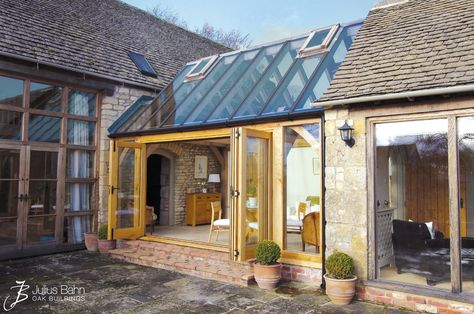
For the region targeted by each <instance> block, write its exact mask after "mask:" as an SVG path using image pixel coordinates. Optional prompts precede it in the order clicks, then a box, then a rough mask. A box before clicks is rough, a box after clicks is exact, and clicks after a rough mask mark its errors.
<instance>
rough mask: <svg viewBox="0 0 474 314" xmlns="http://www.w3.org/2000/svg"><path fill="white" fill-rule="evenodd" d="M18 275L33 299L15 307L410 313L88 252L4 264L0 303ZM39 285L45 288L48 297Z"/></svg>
mask: <svg viewBox="0 0 474 314" xmlns="http://www.w3.org/2000/svg"><path fill="white" fill-rule="evenodd" d="M16 280H20V281H23V280H25V284H27V285H29V286H30V289H28V290H26V293H27V294H28V295H29V298H28V299H27V300H26V301H24V302H20V303H18V304H16V306H15V307H14V308H13V309H12V310H11V312H10V313H207V314H211V313H406V312H403V311H401V310H397V309H394V308H389V307H384V306H380V305H375V304H371V303H365V302H353V303H351V304H350V305H348V306H336V305H333V304H331V303H330V302H329V299H328V298H327V296H326V295H324V294H323V293H322V292H321V290H319V289H318V287H317V286H315V285H306V284H301V283H297V282H288V281H284V282H282V283H281V285H280V287H279V288H278V289H276V290H274V291H264V290H261V289H259V288H258V287H256V286H255V285H250V286H249V287H242V286H238V285H233V284H229V283H223V282H219V281H214V280H209V279H203V278H198V277H194V276H188V275H186V274H183V273H178V272H174V271H170V270H165V269H157V268H152V267H147V266H142V265H136V264H130V263H128V262H125V261H120V260H117V259H112V258H110V257H108V256H106V255H101V254H99V253H90V252H86V251H78V252H71V253H64V254H55V255H49V256H41V257H35V258H28V259H21V260H13V261H6V262H1V263H0V301H1V304H2V305H3V301H4V300H5V297H6V296H7V295H11V296H12V297H13V298H15V295H16V294H15V293H14V292H13V291H12V290H10V287H11V286H13V285H15V281H16ZM63 287H66V288H67V289H69V290H73V292H72V293H70V294H68V295H66V294H65V292H64V293H63V292H62V290H61V289H63ZM54 288H57V289H58V291H59V293H54V291H55V290H54ZM36 289H40V290H41V289H43V290H42V291H43V292H44V289H46V290H47V291H46V292H45V293H44V296H45V297H46V299H47V300H45V301H41V300H38V296H39V295H38V294H33V292H34V291H35V290H36ZM74 289H75V290H74ZM15 291H16V290H15ZM65 291H66V289H65ZM65 296H67V300H65V298H64V297H65ZM50 297H51V298H53V299H52V300H48V298H50ZM34 299H35V300H34ZM11 300H12V299H11V298H10V299H9V300H7V305H8V304H10V302H11ZM2 305H0V306H2ZM0 311H2V310H0Z"/></svg>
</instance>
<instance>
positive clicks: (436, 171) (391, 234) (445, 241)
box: [375, 119, 451, 289]
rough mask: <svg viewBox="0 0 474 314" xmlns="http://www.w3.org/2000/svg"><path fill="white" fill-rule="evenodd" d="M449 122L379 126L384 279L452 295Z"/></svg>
mask: <svg viewBox="0 0 474 314" xmlns="http://www.w3.org/2000/svg"><path fill="white" fill-rule="evenodd" d="M447 131H448V124H447V120H446V119H434V120H421V121H409V122H394V123H383V124H377V125H376V127H375V132H376V158H375V160H376V171H375V203H376V204H375V206H376V210H375V213H376V230H377V233H376V247H377V265H378V267H379V269H378V270H379V272H380V278H383V279H388V280H392V281H400V282H406V283H410V284H417V285H430V286H435V287H436V288H444V289H451V282H450V266H449V265H450V250H449V223H450V221H449V201H448V199H449V188H448V140H447Z"/></svg>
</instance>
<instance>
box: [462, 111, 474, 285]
mask: <svg viewBox="0 0 474 314" xmlns="http://www.w3.org/2000/svg"><path fill="white" fill-rule="evenodd" d="M458 149H459V178H460V182H459V189H460V192H459V193H460V207H461V210H460V213H459V214H460V220H461V224H460V226H461V266H462V290H463V291H464V292H474V117H463V118H459V119H458Z"/></svg>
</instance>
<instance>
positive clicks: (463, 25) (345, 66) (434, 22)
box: [319, 0, 474, 102]
mask: <svg viewBox="0 0 474 314" xmlns="http://www.w3.org/2000/svg"><path fill="white" fill-rule="evenodd" d="M472 8H474V0H410V1H408V2H406V3H402V4H398V5H393V6H390V7H385V8H380V9H374V10H372V11H371V12H370V13H369V15H368V16H367V18H366V20H365V21H364V25H363V26H362V28H361V29H360V31H359V33H358V34H357V37H356V40H355V42H354V43H353V45H352V46H351V49H350V50H349V53H348V55H347V57H346V59H345V60H344V62H343V63H342V65H341V67H340V68H339V70H338V72H337V73H336V76H335V77H334V79H333V80H332V82H331V86H330V88H329V89H328V90H327V91H326V93H325V94H324V95H323V96H322V97H321V98H320V99H319V101H320V102H322V101H330V100H338V99H344V98H353V97H362V96H372V95H381V94H387V93H401V92H405V91H414V90H420V89H430V88H441V87H449V86H455V85H465V84H472V83H474V75H473V73H474V52H473V51H474V10H473V9H472Z"/></svg>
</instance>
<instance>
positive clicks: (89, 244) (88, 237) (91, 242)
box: [84, 231, 99, 252]
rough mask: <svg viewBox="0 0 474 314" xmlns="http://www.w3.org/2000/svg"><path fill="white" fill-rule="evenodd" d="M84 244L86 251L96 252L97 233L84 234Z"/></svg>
mask: <svg viewBox="0 0 474 314" xmlns="http://www.w3.org/2000/svg"><path fill="white" fill-rule="evenodd" d="M84 242H85V244H86V249H87V250H88V251H90V252H97V250H98V245H99V243H98V236H97V232H92V231H91V232H84Z"/></svg>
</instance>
